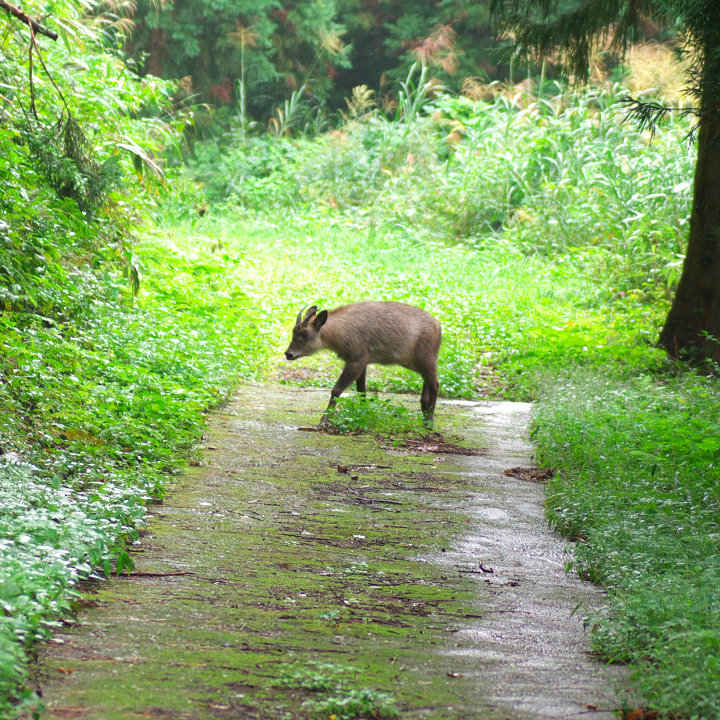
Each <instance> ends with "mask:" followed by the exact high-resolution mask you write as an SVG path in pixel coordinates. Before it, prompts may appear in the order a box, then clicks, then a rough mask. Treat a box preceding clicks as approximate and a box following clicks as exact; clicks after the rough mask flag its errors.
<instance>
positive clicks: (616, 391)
mask: <svg viewBox="0 0 720 720" xmlns="http://www.w3.org/2000/svg"><path fill="white" fill-rule="evenodd" d="M719 406H720V388H719V387H718V383H717V380H715V379H711V378H704V377H697V376H693V375H690V374H684V373H681V374H679V375H678V376H677V377H669V376H667V375H666V376H664V377H662V378H657V377H655V378H653V377H650V376H647V375H640V376H635V377H625V378H618V377H616V376H614V375H613V374H612V373H611V372H609V371H604V372H594V373H587V372H584V373H579V372H575V373H573V374H571V375H568V376H567V377H565V378H563V379H562V380H561V381H560V382H553V383H549V384H548V386H547V388H546V390H545V393H544V397H543V399H542V401H541V402H540V403H539V405H538V409H537V411H536V421H535V423H536V429H535V440H536V442H537V443H538V446H539V459H540V461H541V462H542V463H543V464H545V465H548V466H551V467H556V468H560V472H559V473H558V474H557V475H556V477H555V479H554V480H553V481H552V483H551V484H550V486H549V488H548V513H549V518H550V522H551V523H552V524H553V525H554V526H555V527H556V528H557V529H558V530H559V531H560V532H561V533H563V534H564V535H567V536H568V537H571V538H572V539H574V540H577V543H576V546H575V553H574V556H575V560H574V563H575V565H576V566H577V569H578V570H579V571H580V572H581V574H583V575H585V576H587V577H589V578H590V579H591V580H593V581H595V582H600V583H602V584H603V585H605V586H607V587H608V588H609V603H608V606H607V607H606V608H605V610H604V611H603V612H602V613H600V614H599V615H597V616H595V617H593V618H592V623H593V628H594V633H593V642H594V645H595V647H596V649H597V650H598V651H599V652H600V653H601V654H602V656H603V657H606V658H607V659H609V660H612V661H616V662H626V663H630V664H631V665H632V666H633V667H634V669H635V678H636V682H637V684H638V686H639V688H640V689H641V690H642V692H643V694H644V695H645V696H646V697H647V698H648V700H649V701H650V702H651V703H652V706H653V707H655V708H657V709H658V710H659V711H660V712H661V714H662V716H663V717H702V718H715V717H719V716H720V672H719V671H720V604H719V603H718V597H720V563H719V562H718V558H719V557H720V437H718V434H717V431H716V424H717V408H718V407H719ZM689 709H692V712H689Z"/></svg>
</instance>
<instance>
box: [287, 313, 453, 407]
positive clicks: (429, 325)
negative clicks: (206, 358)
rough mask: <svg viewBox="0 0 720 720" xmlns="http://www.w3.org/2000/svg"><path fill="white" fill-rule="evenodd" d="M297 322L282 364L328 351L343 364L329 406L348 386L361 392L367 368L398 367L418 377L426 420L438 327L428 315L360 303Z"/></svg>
mask: <svg viewBox="0 0 720 720" xmlns="http://www.w3.org/2000/svg"><path fill="white" fill-rule="evenodd" d="M301 316H302V314H300V315H298V317H297V321H296V324H295V327H294V329H293V338H292V342H291V343H290V346H289V347H288V349H287V350H286V351H285V356H286V357H287V359H288V360H295V359H297V358H299V357H303V356H305V355H312V354H313V353H315V352H317V351H318V350H322V349H328V350H332V351H333V352H334V353H335V354H336V355H337V356H338V357H339V358H340V359H341V360H344V361H345V368H344V369H343V371H342V373H341V375H340V377H339V378H338V381H337V382H336V383H335V387H333V389H332V392H331V396H330V406H332V405H333V404H334V403H335V401H336V399H337V398H338V397H339V396H340V395H341V394H342V393H343V391H344V390H345V389H347V388H348V387H349V385H350V384H351V383H352V382H355V383H356V384H357V389H358V390H359V391H360V392H365V372H366V368H367V366H368V365H369V364H371V363H377V364H380V365H401V366H402V367H405V368H408V369H409V370H414V371H415V372H417V373H419V374H420V375H421V376H422V378H423V380H424V384H423V392H422V396H421V400H420V404H421V406H422V411H423V414H424V415H425V417H426V419H428V420H430V419H431V418H432V415H433V412H434V410H435V401H436V400H437V393H438V380H437V356H438V351H439V349H440V341H441V327H440V323H439V322H438V321H437V320H436V319H435V318H434V317H433V316H432V315H430V313H428V312H426V311H425V310H422V309H421V308H419V307H415V306H414V305H406V304H404V303H397V302H372V301H366V302H359V303H354V304H352V305H344V306H342V307H339V308H336V309H335V310H330V311H329V312H328V311H327V310H323V311H322V312H320V313H318V312H317V308H316V307H314V306H313V307H311V308H310V309H309V310H308V311H307V313H306V315H305V317H304V318H301ZM330 406H328V407H330Z"/></svg>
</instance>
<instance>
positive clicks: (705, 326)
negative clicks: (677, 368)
mask: <svg viewBox="0 0 720 720" xmlns="http://www.w3.org/2000/svg"><path fill="white" fill-rule="evenodd" d="M705 70H706V72H705V73H704V74H705V78H706V79H708V78H709V77H712V73H710V72H708V70H709V68H708V67H707V64H706V67H705ZM706 87H707V86H706ZM703 94H705V93H703ZM708 95H709V97H708ZM716 95H717V90H716V89H715V88H713V89H712V90H710V91H709V92H708V93H707V95H706V97H704V98H701V115H700V127H699V131H698V148H697V150H698V155H697V164H696V166H695V185H694V190H693V208H692V214H691V217H690V237H689V240H688V248H687V255H686V256H685V262H684V264H683V270H682V275H681V276H680V282H679V283H678V287H677V292H676V295H675V299H674V300H673V304H672V307H671V309H670V312H669V314H668V316H667V319H666V320H665V326H664V327H663V329H662V332H661V333H660V338H659V344H660V346H661V347H662V348H664V349H665V350H666V351H667V353H668V354H669V355H670V356H671V357H674V358H679V359H682V360H689V361H703V360H708V359H709V360H714V361H715V362H720V107H719V105H720V103H718V102H717V100H716Z"/></svg>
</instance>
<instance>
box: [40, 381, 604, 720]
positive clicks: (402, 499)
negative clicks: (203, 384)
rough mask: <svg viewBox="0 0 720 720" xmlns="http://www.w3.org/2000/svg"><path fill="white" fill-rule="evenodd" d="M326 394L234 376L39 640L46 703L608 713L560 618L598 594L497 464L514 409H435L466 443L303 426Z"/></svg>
mask: <svg viewBox="0 0 720 720" xmlns="http://www.w3.org/2000/svg"><path fill="white" fill-rule="evenodd" d="M326 394H327V393H326V392H325V391H316V390H301V389H298V388H291V387H281V386H272V385H271V386H265V385H263V386H261V385H250V386H244V387H243V388H241V389H240V391H239V392H238V394H237V396H236V398H235V399H234V400H233V402H232V403H231V404H230V405H229V406H228V407H226V408H225V409H224V410H223V411H220V412H218V413H216V414H215V415H214V416H213V418H212V419H211V423H210V427H209V429H208V432H207V434H206V450H205V453H204V461H203V466H202V467H199V468H191V469H190V470H189V471H188V472H187V473H186V474H185V475H184V478H183V480H182V481H181V482H180V483H179V486H178V487H177V488H176V489H174V490H173V492H171V493H170V494H169V496H168V498H167V500H166V502H165V504H164V505H161V506H158V507H157V510H156V511H154V512H153V515H154V517H153V518H152V519H151V520H150V523H149V530H148V532H147V534H146V535H145V536H144V537H143V539H142V542H141V543H140V544H139V546H137V547H136V548H135V550H134V560H135V564H136V569H135V571H134V572H133V573H132V574H131V575H130V576H127V577H121V578H116V579H112V580H109V581H106V582H103V583H100V584H99V585H98V586H97V587H96V588H93V589H92V590H91V591H90V592H88V593H87V594H86V600H85V604H84V608H83V610H82V612H81V613H80V615H79V618H78V620H79V623H78V625H76V626H74V627H71V628H68V629H66V630H64V631H63V632H61V633H59V634H58V635H57V636H56V637H55V638H54V640H53V642H51V643H48V644H47V645H45V646H44V647H42V648H40V661H39V665H38V675H39V685H40V687H41V690H42V692H43V697H44V701H45V703H46V705H47V708H48V712H47V717H49V718H86V719H98V720H100V719H102V720H116V719H122V720H125V719H133V718H177V719H178V720H183V719H187V720H195V719H197V720H205V719H206V718H207V719H210V718H274V719H277V718H305V717H326V718H327V717H330V716H331V715H333V714H335V715H337V716H338V717H342V716H343V713H344V714H345V715H346V716H348V717H351V716H352V717H368V718H370V717H391V716H393V714H394V713H395V712H396V711H397V712H399V714H400V716H401V717H405V718H437V719H438V720H439V719H440V718H448V719H450V718H458V719H459V718H463V719H468V718H478V719H479V718H483V719H488V720H493V719H495V718H511V719H513V720H515V719H521V718H580V717H586V716H587V715H590V716H591V717H598V718H600V717H602V718H610V717H611V711H612V710H613V708H614V707H615V706H616V705H617V702H616V700H615V699H614V698H613V695H612V692H611V690H610V689H609V682H610V678H609V670H608V669H607V668H605V667H604V666H603V665H601V664H600V663H597V662H596V661H595V660H594V659H593V658H592V657H591V656H590V655H589V654H588V644H587V637H586V635H585V633H584V631H583V628H582V621H581V616H582V614H583V612H582V611H581V612H579V613H577V614H575V615H572V611H573V610H574V609H575V608H576V606H578V605H583V606H584V607H591V606H593V605H594V604H596V603H598V602H600V601H601V596H600V593H599V591H598V590H597V589H596V588H595V587H594V586H592V585H590V584H588V583H582V582H580V581H579V580H578V579H577V578H575V577H573V576H568V575H566V574H565V572H564V569H563V565H564V559H565V555H564V547H565V545H564V543H563V542H562V541H561V540H560V539H559V538H557V537H556V536H554V535H553V534H552V533H551V532H550V531H549V530H548V529H547V526H546V523H545V519H544V513H543V493H542V488H541V487H539V486H538V485H536V484H533V483H528V482H523V481H522V480H517V479H513V478H509V477H507V476H506V475H505V474H504V470H505V469H506V468H511V467H516V466H526V465H529V464H530V462H531V458H530V454H531V447H530V445H529V444H528V442H527V441H526V439H525V437H526V432H527V423H528V417H529V406H527V405H523V404H517V403H452V402H445V403H442V404H441V405H440V406H439V410H438V422H439V424H440V425H441V426H442V427H443V428H445V427H448V426H452V431H453V432H459V433H461V434H462V435H463V436H464V438H465V441H466V442H469V443H470V444H471V445H474V446H475V447H477V448H483V449H485V450H486V452H485V454H483V455H481V456H472V457H463V456H457V455H433V454H428V453H424V454H417V453H415V454H414V453H413V452H411V451H407V450H400V449H394V448H393V447H392V445H391V444H389V443H382V442H380V443H379V442H378V441H376V440H374V439H372V438H365V437H336V436H329V435H324V434H320V433H303V432H298V430H297V428H298V427H300V426H303V425H309V424H312V423H313V422H315V421H316V420H317V418H318V417H319V414H320V412H321V410H322V408H324V405H325V400H326ZM412 400H413V401H414V400H415V399H414V398H413V399H412ZM383 445H387V447H383Z"/></svg>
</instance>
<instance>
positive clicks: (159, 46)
mask: <svg viewBox="0 0 720 720" xmlns="http://www.w3.org/2000/svg"><path fill="white" fill-rule="evenodd" d="M166 47H167V31H166V30H164V29H162V28H153V29H152V30H151V31H150V52H149V54H148V59H147V60H146V62H145V72H147V73H149V74H150V75H154V76H155V77H159V78H161V77H163V70H164V67H165V50H166Z"/></svg>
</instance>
